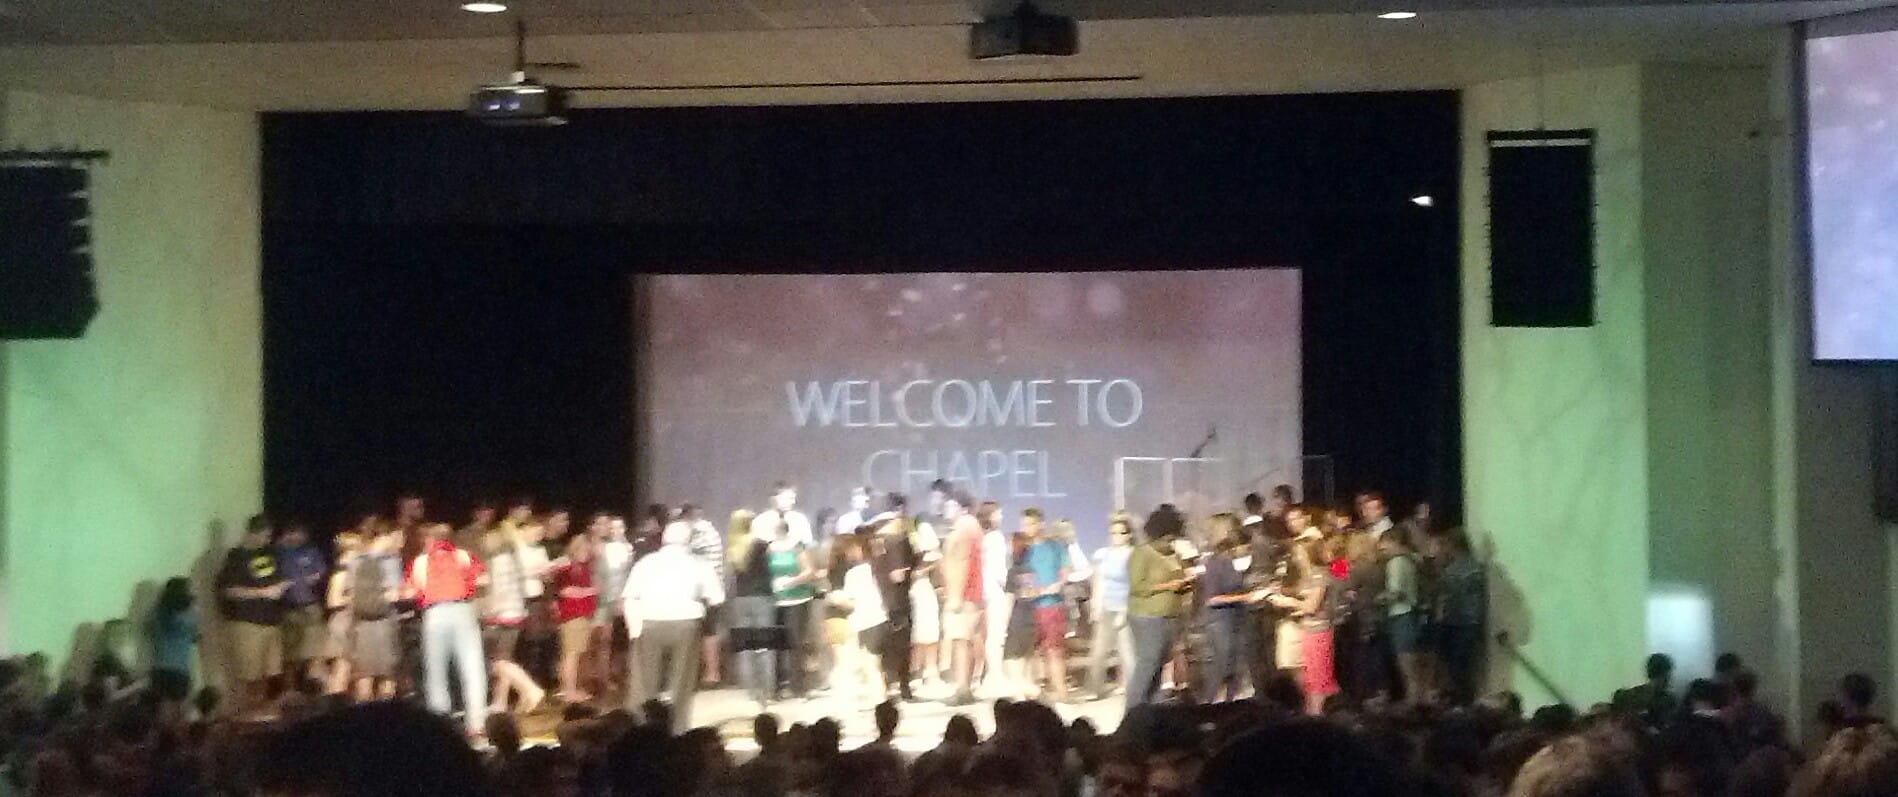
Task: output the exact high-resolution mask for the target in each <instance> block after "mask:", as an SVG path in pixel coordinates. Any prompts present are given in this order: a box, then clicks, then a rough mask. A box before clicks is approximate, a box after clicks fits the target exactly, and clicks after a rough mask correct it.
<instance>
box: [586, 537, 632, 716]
mask: <svg viewBox="0 0 1898 797" xmlns="http://www.w3.org/2000/svg"><path fill="white" fill-rule="evenodd" d="M587 536H588V537H591V538H593V550H594V554H593V583H594V585H595V586H597V587H599V590H600V595H601V597H602V600H601V601H600V605H599V608H598V609H596V610H595V611H594V620H593V627H594V629H595V631H594V633H595V638H594V644H593V656H594V667H595V669H596V671H597V672H599V673H601V680H602V681H609V682H610V681H612V680H613V677H612V676H608V675H606V673H614V672H619V669H618V668H617V667H614V666H613V663H614V662H613V657H614V656H616V655H619V656H623V655H624V654H625V653H626V651H627V650H629V649H630V647H631V640H630V639H628V638H627V637H626V624H625V623H624V622H621V618H620V602H619V601H617V600H614V599H613V597H614V596H616V595H619V594H620V593H622V592H624V591H625V588H626V574H627V573H628V572H630V571H631V570H632V569H633V544H632V542H630V541H628V540H627V539H626V520H625V518H621V517H619V516H617V515H613V514H610V513H607V512H595V513H593V516H592V517H591V518H589V519H588V520H587Z"/></svg>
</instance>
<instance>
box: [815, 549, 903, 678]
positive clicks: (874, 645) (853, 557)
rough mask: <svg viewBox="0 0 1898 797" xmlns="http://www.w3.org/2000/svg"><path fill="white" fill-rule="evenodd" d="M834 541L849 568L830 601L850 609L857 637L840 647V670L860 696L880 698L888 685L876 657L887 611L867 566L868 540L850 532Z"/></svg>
mask: <svg viewBox="0 0 1898 797" xmlns="http://www.w3.org/2000/svg"><path fill="white" fill-rule="evenodd" d="M836 543H837V544H838V545H839V546H842V548H843V553H844V560H845V561H846V562H848V563H849V569H848V570H846V571H844V586H843V589H841V590H838V591H836V592H833V593H831V594H830V596H829V600H830V601H831V602H832V603H833V604H836V605H838V606H841V607H843V608H845V609H847V610H849V612H850V614H849V622H850V632H851V634H852V635H854V636H855V637H856V638H855V639H854V640H853V643H854V644H850V645H844V646H840V650H839V652H840V653H842V654H843V655H842V656H840V658H841V659H842V660H843V662H844V664H843V666H841V667H840V670H841V671H842V672H845V673H848V677H849V679H850V680H852V681H854V682H855V683H856V684H857V685H858V687H859V690H860V692H859V694H860V696H861V695H867V696H869V697H870V698H871V699H872V700H873V701H876V700H882V699H883V696H884V694H885V692H886V691H887V690H888V688H889V687H888V685H887V684H885V683H884V680H883V667H882V666H881V662H880V660H879V657H880V656H881V654H882V651H883V645H884V635H885V634H886V633H888V632H889V630H890V613H889V610H888V609H887V608H886V607H885V606H884V605H883V589H882V586H881V585H879V584H877V579H876V573H875V572H874V571H873V570H872V569H871V567H870V556H869V551H868V550H867V545H868V543H869V540H868V539H867V538H866V535H861V534H851V535H849V536H846V537H838V538H837V539H836Z"/></svg>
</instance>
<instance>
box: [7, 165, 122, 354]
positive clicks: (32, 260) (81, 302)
mask: <svg viewBox="0 0 1898 797" xmlns="http://www.w3.org/2000/svg"><path fill="white" fill-rule="evenodd" d="M89 205H90V196H89V194H88V192H87V181H86V171H85V170H84V169H81V168H76V167H69V166H9V167H5V168H0V338H76V337H80V336H81V335H84V334H85V331H86V326H87V325H88V324H89V323H91V321H92V318H93V316H94V315H97V314H98V312H99V297H98V293H97V291H96V289H95V287H94V284H93V278H92V226H91V219H90V212H89V209H88V208H89Z"/></svg>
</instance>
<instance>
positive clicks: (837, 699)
mask: <svg viewBox="0 0 1898 797" xmlns="http://www.w3.org/2000/svg"><path fill="white" fill-rule="evenodd" d="M1073 694H1074V696H1075V697H1076V698H1077V699H1078V698H1079V697H1080V696H1081V692H1080V690H1076V691H1075V692H1074V693H1073ZM940 696H946V692H945V693H943V694H942V695H938V694H934V693H930V692H927V691H924V692H922V693H920V694H919V695H918V697H919V698H936V697H940ZM1089 697H1091V695H1090V696H1089ZM874 705H875V704H874V703H873V702H871V700H870V698H869V697H867V696H854V697H853V696H846V695H833V694H819V695H814V696H812V697H811V698H810V699H808V700H781V701H778V702H776V703H772V704H771V708H770V711H771V713H773V714H776V715H778V719H779V721H780V725H781V726H783V727H790V725H791V723H794V722H802V723H805V724H807V725H808V724H810V723H812V722H815V721H817V720H820V719H823V718H824V717H835V718H836V719H837V720H838V721H839V722H842V723H843V730H844V740H843V749H845V750H849V749H852V748H855V747H858V746H860V745H862V744H864V743H866V742H868V741H870V740H871V739H872V738H874V737H875V736H876V723H875V720H874V719H873V718H872V716H871V708H872V706H874ZM1125 705H1126V700H1125V699H1124V698H1123V697H1122V696H1120V695H1118V694H1116V695H1114V696H1112V697H1109V698H1107V699H1105V700H1088V701H1087V702H1084V703H1083V702H1076V703H1073V704H1065V705H1063V704H1055V705H1054V710H1055V711H1056V713H1059V714H1060V715H1061V718H1062V719H1063V720H1065V721H1073V720H1074V719H1076V718H1079V717H1086V718H1087V719H1088V721H1090V722H1092V723H1094V727H1095V729H1096V730H1098V731H1099V732H1101V733H1103V734H1105V733H1111V732H1113V730H1114V729H1115V728H1116V727H1118V726H1119V725H1120V716H1121V714H1122V712H1123V710H1124V708H1125ZM901 707H902V721H901V722H900V723H898V724H897V740H896V746H897V747H898V749H901V750H903V751H904V752H909V753H921V752H923V751H926V750H929V749H931V748H933V747H935V746H936V744H937V743H939V742H941V741H942V732H943V728H944V727H945V726H947V725H948V724H949V718H950V717H953V716H955V715H956V714H967V715H969V718H970V719H972V720H974V721H975V727H976V730H977V731H978V732H980V733H981V734H982V735H983V736H987V735H989V734H990V733H992V732H994V730H995V723H994V706H993V700H992V699H983V700H980V701H978V702H976V703H973V704H970V705H967V706H959V707H951V706H948V705H945V704H943V703H942V702H941V701H940V700H934V699H929V700H922V701H921V702H916V703H903V704H901ZM757 715H758V704H757V703H755V702H753V701H752V700H751V699H750V698H749V697H747V696H746V695H745V692H744V690H742V689H738V688H735V687H732V688H724V689H714V690H710V691H704V692H700V693H699V694H698V698H697V699H696V700H695V701H693V708H692V724H693V725H695V726H711V727H715V728H717V729H718V730H719V732H720V733H721V734H722V735H724V737H725V739H726V741H727V746H728V748H729V749H731V750H732V751H733V752H740V753H742V752H749V751H752V750H755V749H757V748H756V745H754V744H753V743H752V741H751V720H752V718H753V717H756V716H757ZM558 718H559V712H558V711H553V712H548V711H541V712H537V713H536V714H535V716H533V717H530V718H528V720H527V721H525V722H524V723H523V725H524V726H525V727H523V728H522V730H523V731H525V732H526V736H527V737H528V742H529V743H530V744H548V743H552V742H553V729H554V725H555V724H556V723H557V722H558Z"/></svg>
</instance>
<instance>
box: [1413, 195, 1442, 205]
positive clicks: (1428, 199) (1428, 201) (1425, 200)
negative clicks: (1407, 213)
mask: <svg viewBox="0 0 1898 797" xmlns="http://www.w3.org/2000/svg"><path fill="white" fill-rule="evenodd" d="M1410 204H1412V205H1416V206H1417V207H1420V208H1434V207H1436V206H1437V198H1436V197H1433V196H1431V195H1429V194H1418V195H1416V196H1414V197H1411V198H1410Z"/></svg>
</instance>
